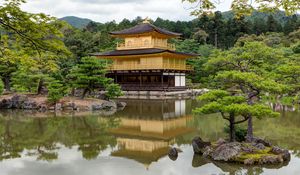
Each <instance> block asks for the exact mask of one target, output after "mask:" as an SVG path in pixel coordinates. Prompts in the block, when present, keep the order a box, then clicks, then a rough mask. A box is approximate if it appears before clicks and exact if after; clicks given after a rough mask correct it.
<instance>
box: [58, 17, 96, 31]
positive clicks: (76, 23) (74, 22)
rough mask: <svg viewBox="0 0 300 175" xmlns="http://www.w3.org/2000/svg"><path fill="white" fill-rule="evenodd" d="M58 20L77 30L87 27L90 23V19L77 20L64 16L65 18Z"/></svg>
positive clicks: (77, 18)
mask: <svg viewBox="0 0 300 175" xmlns="http://www.w3.org/2000/svg"><path fill="white" fill-rule="evenodd" d="M60 20H62V21H66V22H67V23H69V24H70V25H71V26H73V27H76V28H79V29H82V28H84V27H85V26H87V25H88V23H90V22H91V21H92V20H90V19H86V18H79V17H76V16H66V17H63V18H60Z"/></svg>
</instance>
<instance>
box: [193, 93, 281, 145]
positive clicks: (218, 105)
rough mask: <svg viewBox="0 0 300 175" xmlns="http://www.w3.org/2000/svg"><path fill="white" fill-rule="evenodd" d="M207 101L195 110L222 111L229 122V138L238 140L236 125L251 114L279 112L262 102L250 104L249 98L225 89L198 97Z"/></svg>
mask: <svg viewBox="0 0 300 175" xmlns="http://www.w3.org/2000/svg"><path fill="white" fill-rule="evenodd" d="M198 100H200V101H202V102H204V103H205V105H203V106H202V107H200V108H197V109H195V110H194V112H195V113H199V114H211V113H220V114H221V116H222V117H223V119H225V120H227V121H228V122H229V136H230V137H229V138H230V139H229V140H230V141H231V142H234V141H236V137H235V125H237V124H240V123H243V122H246V121H247V120H249V116H256V117H258V118H263V117H275V116H279V113H276V112H273V111H272V110H271V109H270V108H269V107H268V106H265V105H262V104H255V105H248V103H247V98H245V96H243V95H235V94H232V93H230V92H228V91H225V90H212V91H209V92H207V93H205V94H203V95H201V96H199V97H198Z"/></svg>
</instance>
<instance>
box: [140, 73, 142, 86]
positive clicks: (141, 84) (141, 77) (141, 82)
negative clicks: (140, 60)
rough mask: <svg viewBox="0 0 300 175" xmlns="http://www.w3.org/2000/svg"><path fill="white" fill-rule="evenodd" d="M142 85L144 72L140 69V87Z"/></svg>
mask: <svg viewBox="0 0 300 175" xmlns="http://www.w3.org/2000/svg"><path fill="white" fill-rule="evenodd" d="M141 86H142V74H141V71H140V87H141Z"/></svg>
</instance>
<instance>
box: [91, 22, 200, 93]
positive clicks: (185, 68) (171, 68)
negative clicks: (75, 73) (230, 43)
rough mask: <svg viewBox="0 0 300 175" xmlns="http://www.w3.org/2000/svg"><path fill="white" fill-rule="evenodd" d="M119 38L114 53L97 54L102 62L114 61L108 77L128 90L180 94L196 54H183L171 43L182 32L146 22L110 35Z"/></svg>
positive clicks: (184, 86)
mask: <svg viewBox="0 0 300 175" xmlns="http://www.w3.org/2000/svg"><path fill="white" fill-rule="evenodd" d="M110 34H111V36H112V37H116V38H120V39H121V40H122V42H121V43H118V44H117V48H116V50H114V51H110V52H106V53H94V54H92V55H93V56H96V57H98V58H101V59H108V60H111V61H112V62H113V63H112V65H111V66H110V68H109V73H108V75H107V76H108V77H110V78H113V79H114V81H115V83H118V84H120V85H121V87H122V89H123V90H125V91H181V90H185V89H186V83H185V76H186V73H188V72H190V71H192V67H191V66H190V65H187V64H186V60H187V59H188V58H192V57H196V56H198V55H196V54H190V53H182V52H177V51H176V50H175V45H174V44H171V43H169V40H170V39H171V38H179V37H180V36H181V34H180V33H175V32H171V31H167V30H165V29H162V28H159V27H156V26H154V25H152V24H150V23H149V21H148V20H145V21H144V22H143V23H141V24H139V25H136V26H134V27H132V28H129V29H125V30H121V31H116V32H111V33H110Z"/></svg>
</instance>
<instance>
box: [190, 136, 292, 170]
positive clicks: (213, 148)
mask: <svg viewBox="0 0 300 175" xmlns="http://www.w3.org/2000/svg"><path fill="white" fill-rule="evenodd" d="M192 146H193V149H194V152H195V154H201V155H202V156H203V157H206V158H210V159H212V160H214V161H225V162H238V163H242V164H246V165H253V164H278V163H282V162H284V161H289V160H290V153H289V151H288V150H285V149H282V148H279V147H277V146H272V145H271V144H270V143H269V142H267V141H264V140H262V139H254V141H253V142H226V141H225V140H223V139H220V140H218V141H217V142H216V143H209V142H204V141H203V140H202V139H201V138H199V137H196V138H194V139H193V142H192Z"/></svg>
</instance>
